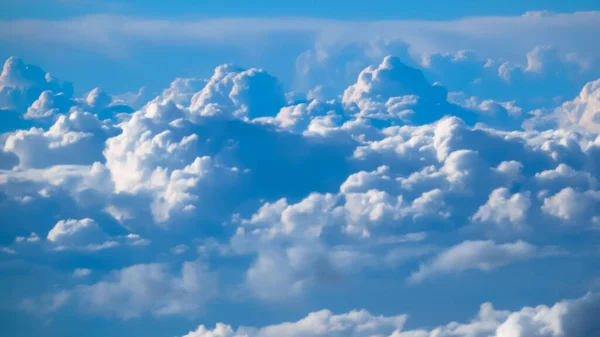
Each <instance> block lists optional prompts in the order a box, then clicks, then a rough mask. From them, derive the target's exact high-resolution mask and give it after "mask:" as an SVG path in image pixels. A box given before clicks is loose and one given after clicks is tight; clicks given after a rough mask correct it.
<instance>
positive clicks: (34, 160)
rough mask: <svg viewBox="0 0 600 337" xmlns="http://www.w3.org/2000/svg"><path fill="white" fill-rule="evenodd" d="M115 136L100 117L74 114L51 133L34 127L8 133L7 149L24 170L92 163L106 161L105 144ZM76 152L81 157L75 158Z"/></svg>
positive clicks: (51, 130) (51, 129)
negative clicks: (104, 159) (103, 150)
mask: <svg viewBox="0 0 600 337" xmlns="http://www.w3.org/2000/svg"><path fill="white" fill-rule="evenodd" d="M111 134H114V129H112V127H111V126H109V125H106V124H104V123H102V122H101V121H100V120H99V119H98V116H96V115H94V114H91V113H88V112H80V111H74V112H72V113H70V114H69V115H61V116H60V117H58V119H57V120H56V122H55V123H54V124H53V125H52V126H51V127H50V128H49V129H48V130H44V129H42V128H35V127H34V128H31V129H29V130H17V131H14V132H11V133H8V136H7V137H6V140H5V141H4V142H3V147H4V151H5V152H12V153H14V154H16V155H17V156H18V158H19V167H20V168H44V167H49V166H53V165H58V164H63V165H64V164H92V163H94V162H95V161H100V160H102V154H101V153H102V149H103V147H104V141H105V140H106V139H107V138H108V137H109V135H111ZM0 144H2V143H0ZM74 152H76V153H79V155H77V156H73V155H72V154H73V153H74Z"/></svg>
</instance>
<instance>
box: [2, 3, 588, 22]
mask: <svg viewBox="0 0 600 337" xmlns="http://www.w3.org/2000/svg"><path fill="white" fill-rule="evenodd" d="M3 6H4V7H6V8H7V10H5V11H3V14H2V17H3V18H15V17H18V18H52V19H63V18H69V17H74V16H78V15H86V14H96V13H110V14H117V13H118V14H122V15H128V16H141V17H152V18H227V17H318V18H327V19H343V20H397V19H410V20H449V19H457V18H462V17H466V16H504V15H520V14H522V13H524V12H527V11H532V10H548V11H552V12H558V13H564V12H575V11H589V10H596V9H598V4H597V3H596V1H591V0H589V1H588V0H579V1H559V0H550V1H548V0H531V1H527V2H523V1H497V0H490V1H485V2H482V1H474V0H459V1H452V2H448V1H442V0H424V1H418V2H409V1H385V0H375V1H369V2H364V1H358V0H345V1H341V0H339V1H338V0H328V1H276V0H257V1H242V0H229V1H217V0H204V1H180V0H179V1H171V2H169V3H168V4H165V3H159V2H150V3H148V1H138V0H133V1H95V0H53V1H40V0H25V1H21V2H18V3H14V2H6V3H5V4H4V5H3Z"/></svg>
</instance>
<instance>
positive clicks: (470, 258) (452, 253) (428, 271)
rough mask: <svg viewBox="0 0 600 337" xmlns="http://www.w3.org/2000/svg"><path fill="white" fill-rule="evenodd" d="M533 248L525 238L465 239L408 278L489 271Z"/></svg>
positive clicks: (534, 251) (532, 254)
mask: <svg viewBox="0 0 600 337" xmlns="http://www.w3.org/2000/svg"><path fill="white" fill-rule="evenodd" d="M536 254H537V248H536V247H535V246H533V245H531V244H529V243H527V242H523V241H517V242H514V243H503V244H496V243H495V242H494V241H491V240H487V241H465V242H462V243H460V244H458V245H456V246H453V247H451V248H449V249H447V250H445V251H443V252H441V253H440V254H439V255H437V256H436V257H435V258H434V259H433V260H432V261H430V262H429V263H427V264H422V265H421V266H420V268H419V270H418V271H417V272H414V273H413V274H412V275H411V276H410V278H409V281H410V282H421V281H423V280H425V279H427V278H430V277H435V276H437V275H443V274H451V273H458V272H462V271H465V270H470V269H479V270H483V271H490V270H494V269H496V268H499V267H502V266H504V265H507V264H509V263H512V262H515V261H522V260H528V259H531V258H533V257H535V256H536Z"/></svg>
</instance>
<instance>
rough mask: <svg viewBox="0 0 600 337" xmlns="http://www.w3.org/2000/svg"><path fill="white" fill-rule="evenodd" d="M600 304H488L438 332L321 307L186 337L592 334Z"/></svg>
mask: <svg viewBox="0 0 600 337" xmlns="http://www.w3.org/2000/svg"><path fill="white" fill-rule="evenodd" d="M599 303H600V297H599V296H598V294H593V293H590V294H587V295H585V296H583V297H581V298H578V299H574V300H564V301H560V302H557V303H556V304H554V305H553V306H550V307H549V306H546V305H539V306H537V307H523V308H522V309H520V310H517V311H514V312H511V311H507V310H497V309H495V308H494V306H493V305H492V303H484V304H482V305H481V307H480V310H479V313H478V314H477V316H476V317H475V318H473V320H471V322H468V323H459V322H451V323H448V324H447V325H442V326H438V327H436V328H434V329H432V330H425V329H414V330H405V329H404V328H403V326H404V324H405V321H406V319H407V317H406V316H405V315H397V316H375V315H372V314H370V313H369V312H367V311H364V310H361V311H351V312H349V313H346V314H339V315H336V314H333V313H332V312H331V311H329V310H321V311H317V312H312V313H310V314H308V315H307V316H306V317H305V318H303V319H300V320H298V321H295V322H286V323H280V324H274V325H268V326H264V327H261V328H255V327H245V326H241V327H239V328H238V329H237V330H234V328H233V327H232V326H230V325H227V324H224V323H217V324H216V326H215V328H214V329H210V328H208V327H206V326H204V325H200V326H198V328H197V329H196V330H194V331H191V332H189V333H188V334H186V335H184V337H209V336H219V337H242V336H246V337H270V336H281V335H286V336H298V337H299V336H302V337H317V336H354V337H367V336H389V337H430V336H439V337H450V336H457V337H488V336H489V337H525V336H540V337H559V336H561V337H562V336H564V337H567V336H568V337H587V336H589V335H590V334H594V333H595V332H596V331H598V329H600V326H599V325H598V322H597V320H595V319H594V317H595V315H597V314H598V312H599V310H600V306H599Z"/></svg>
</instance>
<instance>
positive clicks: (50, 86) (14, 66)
mask: <svg viewBox="0 0 600 337" xmlns="http://www.w3.org/2000/svg"><path fill="white" fill-rule="evenodd" d="M44 91H51V92H53V93H54V94H59V93H62V96H64V98H65V99H68V98H70V97H71V95H72V94H73V87H72V85H71V84H70V83H64V84H61V83H59V81H58V80H57V79H56V78H54V77H52V75H50V73H46V72H44V71H43V70H42V69H40V68H39V67H36V66H34V65H30V64H25V63H24V62H23V60H21V59H20V58H18V57H9V58H8V59H7V60H6V62H4V67H3V68H2V74H1V75H0V109H2V110H16V111H18V112H25V110H27V107H29V106H30V105H31V104H32V103H33V102H34V101H36V100H38V98H43V97H46V98H45V99H51V98H52V97H53V95H49V94H42V93H43V92H44ZM40 95H42V96H40ZM54 97H56V96H54ZM45 99H42V101H43V100H45ZM44 104H45V103H43V102H39V103H38V104H37V105H36V106H35V107H34V109H35V110H37V109H41V108H42V107H44ZM32 112H33V111H32ZM36 113H42V112H41V111H35V113H34V114H33V115H35V114H36Z"/></svg>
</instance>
